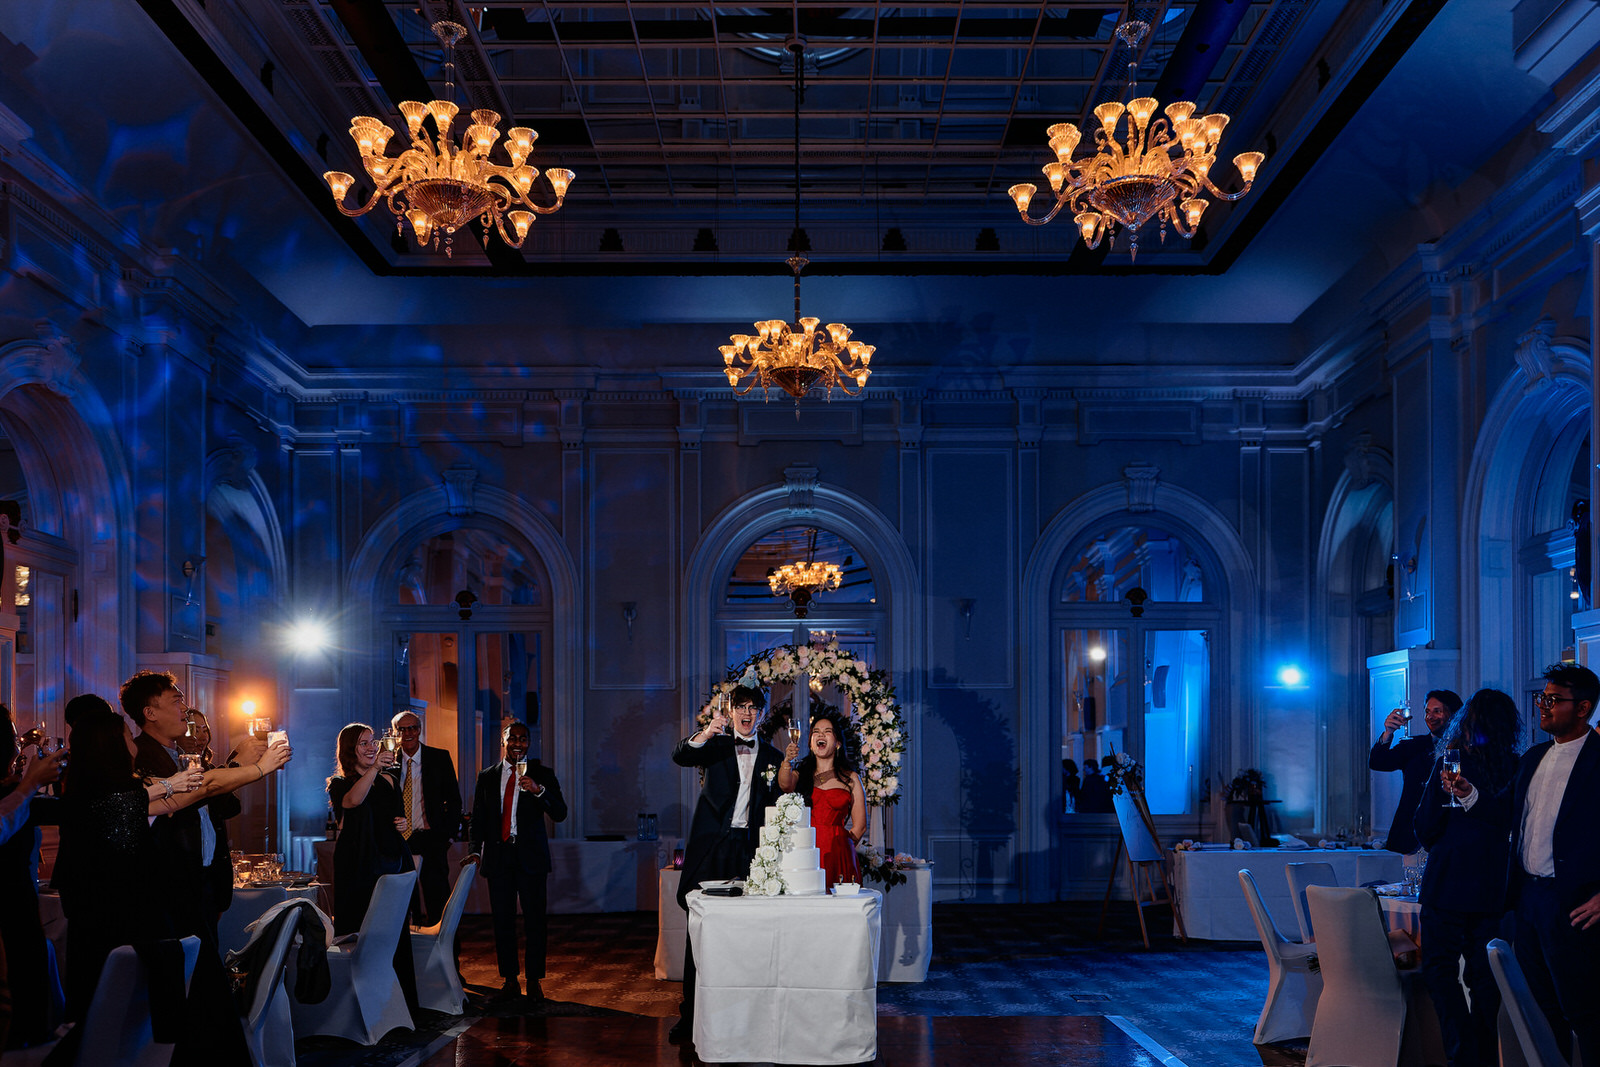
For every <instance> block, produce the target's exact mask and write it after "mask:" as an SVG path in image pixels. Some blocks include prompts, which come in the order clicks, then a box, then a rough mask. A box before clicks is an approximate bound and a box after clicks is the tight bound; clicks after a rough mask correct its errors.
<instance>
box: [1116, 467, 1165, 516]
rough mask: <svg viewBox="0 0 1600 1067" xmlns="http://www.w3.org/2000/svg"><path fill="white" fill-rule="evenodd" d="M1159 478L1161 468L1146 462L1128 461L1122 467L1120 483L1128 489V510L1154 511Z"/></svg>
mask: <svg viewBox="0 0 1600 1067" xmlns="http://www.w3.org/2000/svg"><path fill="white" fill-rule="evenodd" d="M1160 480H1161V468H1160V467H1155V466H1151V465H1149V464H1146V463H1130V464H1128V465H1127V466H1126V467H1123V468H1122V483H1123V485H1125V486H1127V489H1128V510H1129V511H1136V512H1137V511H1154V510H1155V507H1156V484H1157V483H1158V482H1160Z"/></svg>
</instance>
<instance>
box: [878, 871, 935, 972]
mask: <svg viewBox="0 0 1600 1067" xmlns="http://www.w3.org/2000/svg"><path fill="white" fill-rule="evenodd" d="M902 873H904V874H905V876H906V880H905V881H904V882H903V883H901V884H900V885H897V886H895V887H894V888H893V889H885V888H884V886H883V883H881V882H877V881H874V880H872V879H870V878H869V879H867V880H866V885H867V886H868V887H869V888H871V889H875V890H877V891H878V892H880V893H882V894H883V944H882V948H881V950H880V951H879V955H878V981H880V982H926V981H927V980H928V964H929V962H930V961H931V960H932V959H933V871H932V870H929V869H927V868H923V869H922V870H909V871H904V872H902Z"/></svg>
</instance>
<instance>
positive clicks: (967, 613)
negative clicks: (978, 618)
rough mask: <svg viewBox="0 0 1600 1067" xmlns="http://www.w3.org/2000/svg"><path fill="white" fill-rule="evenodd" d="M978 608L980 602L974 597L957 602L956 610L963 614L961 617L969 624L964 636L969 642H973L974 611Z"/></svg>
mask: <svg viewBox="0 0 1600 1067" xmlns="http://www.w3.org/2000/svg"><path fill="white" fill-rule="evenodd" d="M977 606H978V602H977V601H976V600H975V599H973V598H972V597H964V598H962V599H961V600H958V601H956V608H957V610H959V611H960V612H961V617H962V618H963V619H965V620H966V623H967V627H966V633H965V634H964V635H963V636H964V638H965V639H966V640H968V641H970V640H972V609H973V608H975V607H977Z"/></svg>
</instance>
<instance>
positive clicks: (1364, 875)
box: [1356, 854, 1394, 887]
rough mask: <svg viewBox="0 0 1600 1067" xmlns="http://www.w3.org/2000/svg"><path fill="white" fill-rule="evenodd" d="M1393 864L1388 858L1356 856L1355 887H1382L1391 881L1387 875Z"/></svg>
mask: <svg viewBox="0 0 1600 1067" xmlns="http://www.w3.org/2000/svg"><path fill="white" fill-rule="evenodd" d="M1391 855H1392V854H1391ZM1393 862H1394V860H1392V859H1391V858H1390V857H1389V856H1357V857H1356V886H1357V887H1360V886H1370V885H1382V884H1384V883H1386V882H1390V881H1393V879H1391V878H1390V877H1389V874H1388V872H1389V869H1390V864H1392V863H1393Z"/></svg>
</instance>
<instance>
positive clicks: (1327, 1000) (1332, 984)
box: [1306, 885, 1408, 1067]
mask: <svg viewBox="0 0 1600 1067" xmlns="http://www.w3.org/2000/svg"><path fill="white" fill-rule="evenodd" d="M1306 902H1307V904H1308V906H1309V907H1310V909H1311V919H1312V922H1313V923H1314V924H1315V927H1316V931H1317V959H1318V960H1319V961H1320V962H1321V965H1322V981H1323V987H1322V1000H1321V1001H1319V1002H1318V1004H1317V1019H1316V1025H1315V1026H1314V1027H1312V1030H1311V1048H1310V1050H1309V1052H1308V1053H1307V1055H1306V1067H1350V1065H1351V1064H1359V1065H1361V1067H1394V1065H1395V1064H1397V1063H1399V1062H1400V1046H1401V1042H1402V1040H1403V1039H1404V1037H1405V1030H1406V1000H1407V993H1408V990H1407V988H1406V983H1405V982H1404V981H1402V978H1401V973H1400V971H1399V970H1398V969H1397V968H1396V967H1395V963H1394V953H1393V952H1392V951H1391V950H1390V948H1389V936H1388V933H1387V932H1386V930H1385V929H1384V925H1383V912H1382V910H1381V909H1380V908H1379V907H1378V898H1377V897H1376V896H1374V895H1373V894H1372V892H1371V891H1370V890H1366V889H1341V888H1338V887H1336V886H1319V885H1314V886H1310V887H1308V888H1307V889H1306Z"/></svg>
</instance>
